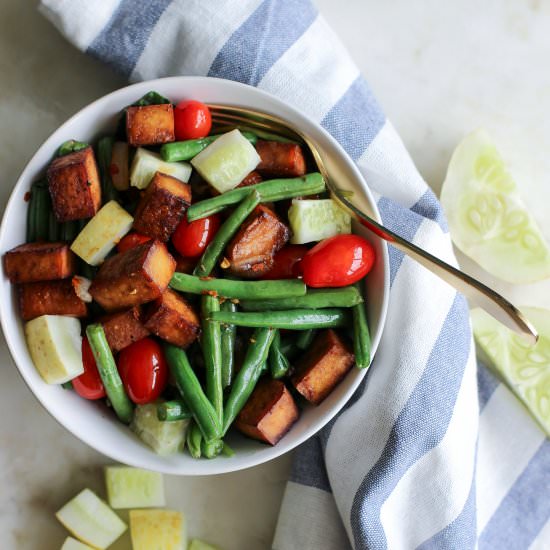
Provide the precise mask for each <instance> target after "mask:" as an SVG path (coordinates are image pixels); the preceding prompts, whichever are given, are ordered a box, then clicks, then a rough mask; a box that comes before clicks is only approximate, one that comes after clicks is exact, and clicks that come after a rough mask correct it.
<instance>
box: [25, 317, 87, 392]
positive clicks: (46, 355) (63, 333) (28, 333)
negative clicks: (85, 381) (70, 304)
mask: <svg viewBox="0 0 550 550" xmlns="http://www.w3.org/2000/svg"><path fill="white" fill-rule="evenodd" d="M25 337H26V339H27V346H28V348H29V352H30V354H31V357H32V360H33V363H34V366H35V367H36V370H38V372H39V373H40V376H42V378H43V379H44V381H45V382H47V383H48V384H63V383H65V382H68V381H69V380H72V379H73V378H75V377H76V376H80V375H81V374H82V373H83V372H84V366H83V365H82V353H81V347H82V337H81V336H80V321H79V320H78V319H75V318H74V317H67V316H64V315H42V316H41V317H37V318H36V319H33V320H32V321H29V322H28V323H27V324H26V325H25Z"/></svg>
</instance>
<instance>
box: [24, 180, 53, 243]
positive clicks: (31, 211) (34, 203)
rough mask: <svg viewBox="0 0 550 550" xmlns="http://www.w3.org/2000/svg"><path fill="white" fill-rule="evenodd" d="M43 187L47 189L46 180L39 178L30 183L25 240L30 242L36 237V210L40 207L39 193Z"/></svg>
mask: <svg viewBox="0 0 550 550" xmlns="http://www.w3.org/2000/svg"><path fill="white" fill-rule="evenodd" d="M43 189H46V190H47V189H48V182H47V181H46V180H39V181H36V182H34V183H33V184H32V186H31V189H30V197H29V206H28V208H27V242H28V243H32V242H34V241H36V240H37V239H38V229H37V221H38V219H37V218H38V216H39V214H38V210H39V208H42V207H43V206H42V205H41V199H40V195H41V193H42V191H43Z"/></svg>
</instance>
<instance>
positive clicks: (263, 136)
mask: <svg viewBox="0 0 550 550" xmlns="http://www.w3.org/2000/svg"><path fill="white" fill-rule="evenodd" d="M235 128H237V129H238V130H240V132H241V133H242V134H244V133H245V132H247V133H248V132H253V133H254V134H255V135H256V137H258V138H260V139H265V140H266V141H278V142H279V143H298V142H297V141H296V140H294V139H290V138H287V137H284V136H281V135H279V134H272V133H271V132H264V131H263V130H260V129H259V128H252V127H251V126H244V125H242V124H239V125H238V126H235V125H233V126H231V125H228V126H221V127H219V128H217V130H216V131H218V132H220V133H225V132H230V131H231V130H234V129H235Z"/></svg>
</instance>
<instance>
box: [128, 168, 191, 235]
mask: <svg viewBox="0 0 550 550" xmlns="http://www.w3.org/2000/svg"><path fill="white" fill-rule="evenodd" d="M190 204H191V186H190V185H188V184H187V183H183V182H182V181H180V180H178V179H176V178H173V177H172V176H168V175H166V174H162V173H161V172H157V173H156V174H155V175H154V176H153V179H152V180H151V183H150V184H149V186H148V187H147V190H146V191H145V193H144V194H143V196H142V197H141V200H140V201H139V204H138V207H137V209H136V213H135V215H134V229H135V230H136V231H137V232H138V233H141V234H143V235H148V236H149V237H152V238H153V239H158V240H159V241H163V242H166V241H167V240H168V239H169V238H170V235H171V234H172V233H173V232H174V231H175V230H176V227H177V226H178V224H179V222H180V221H181V219H182V218H183V216H185V213H186V212H187V208H189V205H190Z"/></svg>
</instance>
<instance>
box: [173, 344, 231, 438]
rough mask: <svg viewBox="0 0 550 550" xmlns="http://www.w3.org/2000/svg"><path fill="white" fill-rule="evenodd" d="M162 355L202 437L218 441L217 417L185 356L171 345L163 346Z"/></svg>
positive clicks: (219, 432) (219, 428) (218, 423)
mask: <svg viewBox="0 0 550 550" xmlns="http://www.w3.org/2000/svg"><path fill="white" fill-rule="evenodd" d="M164 354H165V357H166V361H167V362H168V367H169V368H170V372H171V373H172V376H173V377H174V378H175V379H176V385H177V387H178V389H179V391H180V393H181V396H182V397H183V400H184V401H185V403H186V404H187V406H188V407H189V410H190V411H191V412H192V413H193V418H194V419H195V422H196V423H197V424H198V426H199V428H200V430H201V432H202V434H203V436H204V437H205V438H206V439H208V440H210V439H219V437H220V435H221V425H220V421H219V419H218V415H217V413H216V411H215V410H214V407H213V406H212V404H211V403H210V401H208V397H206V395H205V393H204V391H203V390H202V388H201V385H200V382H199V380H198V378H197V375H196V374H195V373H194V371H193V369H192V368H191V365H190V364H189V360H188V359H187V355H186V354H185V352H184V351H183V350H182V349H181V348H178V347H176V346H173V345H172V344H164Z"/></svg>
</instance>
